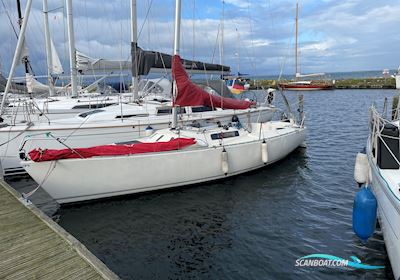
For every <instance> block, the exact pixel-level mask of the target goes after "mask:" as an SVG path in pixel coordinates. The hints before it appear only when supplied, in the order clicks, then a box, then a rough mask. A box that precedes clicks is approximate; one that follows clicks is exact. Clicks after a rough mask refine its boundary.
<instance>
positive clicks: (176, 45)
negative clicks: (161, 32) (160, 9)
mask: <svg viewBox="0 0 400 280" xmlns="http://www.w3.org/2000/svg"><path fill="white" fill-rule="evenodd" d="M180 37H181V0H175V33H174V55H178V54H179V46H180ZM176 96H177V88H176V82H175V80H174V81H173V84H172V98H173V100H174V102H175V99H176ZM177 124H178V115H177V110H176V107H175V105H174V106H173V107H172V125H171V128H172V129H175V128H176V126H177Z"/></svg>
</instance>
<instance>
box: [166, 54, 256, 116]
mask: <svg viewBox="0 0 400 280" xmlns="http://www.w3.org/2000/svg"><path fill="white" fill-rule="evenodd" d="M172 75H173V78H174V80H175V82H176V86H177V88H178V96H177V97H176V100H175V102H174V104H175V105H179V106H208V107H214V108H223V109H247V108H249V107H250V106H252V105H255V104H256V103H255V102H250V101H245V100H236V99H233V98H224V97H221V96H216V95H212V94H209V93H208V92H206V91H204V90H202V89H201V88H200V87H198V86H197V85H195V84H193V83H192V81H191V80H190V79H189V76H188V75H187V73H186V71H185V68H184V67H183V65H182V63H181V58H180V56H179V55H175V56H174V61H173V64H172Z"/></svg>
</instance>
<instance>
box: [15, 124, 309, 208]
mask: <svg viewBox="0 0 400 280" xmlns="http://www.w3.org/2000/svg"><path fill="white" fill-rule="evenodd" d="M304 140H305V129H304V128H303V129H300V128H298V129H291V130H288V131H287V132H286V133H283V132H282V133H281V134H280V135H277V136H275V137H271V138H268V139H267V140H266V143H267V153H268V161H267V162H266V163H263V161H262V140H254V141H251V142H246V143H241V144H235V145H229V146H228V145H227V146H225V150H226V152H227V155H228V157H227V158H228V166H229V168H228V169H229V170H228V172H227V173H226V174H225V173H224V171H226V170H223V169H224V168H223V167H222V165H223V164H222V161H223V160H222V152H223V149H224V148H223V147H222V146H218V147H200V148H197V149H190V150H181V151H172V152H163V153H150V154H140V155H128V156H119V157H106V158H104V157H101V158H89V159H69V160H60V161H50V162H39V163H35V162H31V161H28V162H26V161H24V162H22V164H23V166H24V168H25V169H26V170H27V172H28V173H29V175H30V176H31V177H32V178H33V179H34V180H35V181H37V182H41V181H43V178H46V174H48V172H50V175H49V176H47V178H46V180H44V183H43V184H42V187H43V188H44V189H45V190H46V192H48V193H49V194H50V195H51V196H52V197H53V198H54V199H55V200H56V201H57V202H58V203H71V202H78V201H84V200H91V199H99V198H105V197H112V196H119V195H125V194H132V193H140V192H146V191H152V190H159V189H166V188H172V187H177V186H183V185H190V184H195V183H201V182H205V181H212V180H216V179H221V178H225V177H229V176H234V175H238V174H241V173H244V172H247V171H251V170H254V169H257V168H261V167H263V166H265V165H266V164H271V163H273V162H276V161H278V160H280V159H282V158H284V157H285V156H287V155H288V154H289V153H290V152H292V151H293V150H295V149H296V148H297V147H298V146H299V145H300V144H301V143H303V141H304ZM111 169H112V170H111Z"/></svg>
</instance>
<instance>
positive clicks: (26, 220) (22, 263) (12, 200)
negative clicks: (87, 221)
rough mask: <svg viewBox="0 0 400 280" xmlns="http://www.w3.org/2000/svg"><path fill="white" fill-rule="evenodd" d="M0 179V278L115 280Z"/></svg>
mask: <svg viewBox="0 0 400 280" xmlns="http://www.w3.org/2000/svg"><path fill="white" fill-rule="evenodd" d="M19 197H20V195H19V194H18V193H17V192H16V191H15V190H14V189H12V188H11V187H10V186H9V185H8V184H7V183H5V182H4V181H2V180H0V279H13V280H14V279H83V280H85V279H109V280H114V279H119V278H118V276H117V275H115V274H114V273H113V272H112V271H111V270H109V269H108V268H107V267H106V266H105V265H104V264H103V263H102V262H101V261H100V260H99V259H97V258H96V257H95V256H94V255H93V254H92V253H90V252H89V251H88V250H87V249H86V247H85V246H84V245H82V244H81V243H80V242H79V241H78V240H76V239H75V238H74V237H73V236H72V235H70V234H69V233H67V232H66V231H65V230H64V229H62V228H61V227H60V226H59V225H58V224H57V223H55V222H54V221H53V220H51V219H50V218H49V217H47V216H46V215H45V214H44V213H43V212H41V211H40V210H39V209H37V208H36V207H35V206H34V205H32V204H26V203H23V202H22V201H21V200H19Z"/></svg>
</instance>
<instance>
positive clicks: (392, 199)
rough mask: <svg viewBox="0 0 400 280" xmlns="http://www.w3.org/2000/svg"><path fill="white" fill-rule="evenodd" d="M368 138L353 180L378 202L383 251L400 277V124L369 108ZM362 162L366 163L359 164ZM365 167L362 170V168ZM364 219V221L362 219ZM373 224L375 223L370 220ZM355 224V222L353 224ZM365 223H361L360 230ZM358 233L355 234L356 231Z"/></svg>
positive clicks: (364, 216) (364, 213) (396, 276)
mask: <svg viewBox="0 0 400 280" xmlns="http://www.w3.org/2000/svg"><path fill="white" fill-rule="evenodd" d="M369 125H370V129H369V135H368V141H367V146H366V157H365V159H364V160H362V158H363V157H362V155H361V156H360V155H359V156H358V158H357V161H356V169H355V178H356V181H357V182H358V183H359V184H366V185H367V186H368V188H370V189H371V190H372V192H373V196H372V199H374V197H375V198H376V201H377V217H378V220H379V224H380V227H381V229H382V233H383V238H384V241H385V245H386V250H387V253H388V256H389V259H390V263H391V266H392V270H393V274H394V277H395V279H399V278H400V265H399V264H400V236H399V232H400V187H399V186H400V169H399V167H400V162H399V158H400V154H399V143H400V138H399V121H398V120H394V121H393V120H387V119H384V118H382V116H381V115H380V114H379V113H378V112H377V110H376V109H375V108H374V107H371V109H370V119H369ZM362 161H365V163H362ZM363 166H365V167H363ZM371 207H372V208H374V207H373V206H367V207H365V209H364V211H362V212H360V219H361V220H363V221H364V222H365V221H366V222H367V223H368V220H369V219H374V216H373V215H372V218H369V217H368V218H366V217H367V216H368V214H367V213H366V212H368V211H370V209H371ZM365 219H366V220H365ZM369 222H370V224H371V225H374V222H375V221H372V220H371V221H369ZM353 223H354V222H353ZM363 226H365V224H364V225H363V224H361V227H363ZM356 233H357V232H356ZM371 234H372V232H371V233H370V234H369V235H371Z"/></svg>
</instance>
